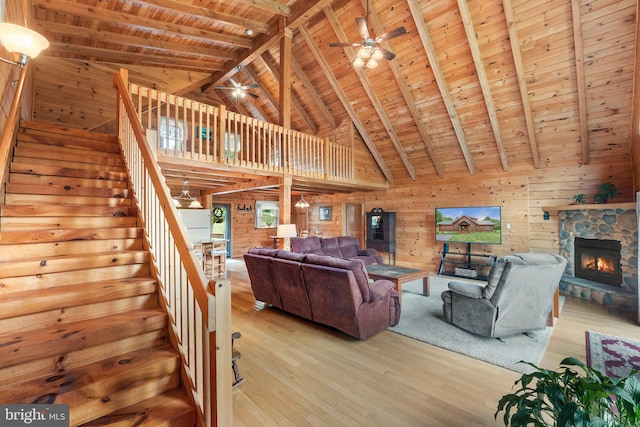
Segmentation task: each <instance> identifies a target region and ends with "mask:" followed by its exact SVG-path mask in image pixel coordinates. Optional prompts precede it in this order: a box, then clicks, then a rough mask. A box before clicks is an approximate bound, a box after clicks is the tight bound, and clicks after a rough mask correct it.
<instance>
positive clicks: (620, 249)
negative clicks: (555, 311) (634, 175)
mask: <svg viewBox="0 0 640 427" xmlns="http://www.w3.org/2000/svg"><path fill="white" fill-rule="evenodd" d="M558 215H559V218H560V224H559V232H558V237H559V246H560V255H562V256H564V257H565V258H566V259H567V261H568V265H567V270H566V274H565V275H564V276H563V277H562V280H561V282H560V291H561V292H562V293H563V294H568V295H573V296H579V297H581V298H584V299H589V300H591V301H594V302H596V303H599V304H603V305H606V306H609V307H614V308H619V309H625V310H626V309H629V310H633V311H635V310H637V307H638V303H637V301H638V220H637V216H636V211H635V208H634V207H629V208H628V209H626V208H619V207H609V206H607V205H605V204H603V205H586V206H585V207H584V208H583V207H582V206H580V205H574V206H570V207H567V209H566V210H559V212H558Z"/></svg>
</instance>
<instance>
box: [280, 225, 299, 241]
mask: <svg viewBox="0 0 640 427" xmlns="http://www.w3.org/2000/svg"><path fill="white" fill-rule="evenodd" d="M297 235H298V233H297V232H296V225H295V224H278V228H277V229H276V237H279V238H286V237H296V236H297Z"/></svg>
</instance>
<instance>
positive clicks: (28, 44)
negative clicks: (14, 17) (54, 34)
mask: <svg viewBox="0 0 640 427" xmlns="http://www.w3.org/2000/svg"><path fill="white" fill-rule="evenodd" d="M0 41H2V44H3V45H4V47H6V48H7V50H8V51H9V52H10V53H12V54H21V55H26V56H28V57H29V58H35V57H36V56H38V54H39V53H40V52H41V51H42V50H43V49H46V48H47V47H49V41H48V40H47V39H46V38H44V37H43V36H41V35H40V34H38V33H36V32H35V31H33V30H30V29H29V28H27V27H21V26H20V25H15V24H9V23H7V22H3V23H0Z"/></svg>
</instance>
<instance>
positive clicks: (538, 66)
mask: <svg viewBox="0 0 640 427" xmlns="http://www.w3.org/2000/svg"><path fill="white" fill-rule="evenodd" d="M32 3H33V17H34V21H33V24H32V26H33V28H34V29H36V30H37V31H39V32H41V33H42V34H43V35H45V36H46V37H47V38H48V39H49V41H50V42H51V46H50V48H49V49H47V50H46V51H45V52H44V53H43V55H42V57H39V58H38V59H37V60H36V64H37V65H36V77H35V79H36V80H35V81H36V84H35V89H36V99H35V111H36V119H37V120H41V121H45V122H52V123H62V124H73V125H75V126H78V125H80V126H83V127H85V128H88V129H92V128H93V129H107V130H108V129H113V125H112V123H113V105H112V104H113V101H112V100H109V99H112V98H109V97H110V96H112V95H111V93H109V89H110V81H106V82H102V85H100V84H98V83H96V81H95V80H92V79H95V76H96V75H99V74H100V73H104V72H107V71H108V72H112V71H113V70H115V69H117V68H119V67H123V68H127V69H129V70H131V79H132V80H136V82H137V83H140V84H143V85H147V86H152V87H156V88H158V89H162V90H167V91H171V92H173V93H177V94H180V95H183V96H186V97H189V98H194V99H197V100H200V101H205V102H208V103H212V104H219V103H225V104H226V105H227V108H229V109H232V110H237V111H240V112H241V113H243V114H247V115H251V116H254V117H257V118H261V119H264V120H266V121H270V122H274V123H278V122H279V105H278V102H279V101H278V99H279V90H280V89H279V76H280V65H279V59H280V40H281V38H282V37H283V35H284V34H285V33H288V32H289V31H290V34H291V36H292V42H291V45H292V63H291V76H290V77H291V93H292V97H291V98H292V100H291V127H292V128H294V129H296V130H300V131H303V132H307V133H311V134H318V135H335V134H336V133H337V132H338V131H337V129H338V128H340V127H341V126H345V124H347V125H350V124H351V123H352V124H353V126H354V127H355V129H356V130H357V133H359V135H360V137H361V138H362V140H363V142H364V143H365V144H366V146H367V147H368V149H369V150H370V152H371V153H372V156H373V158H374V159H376V161H377V163H378V166H379V168H380V170H381V171H382V173H383V174H384V175H385V177H386V178H387V180H388V181H390V182H404V181H407V182H411V181H418V180H420V179H421V177H425V179H426V178H429V177H433V178H446V177H447V175H452V174H458V173H460V172H461V171H464V172H466V173H468V174H470V175H476V174H480V173H484V172H495V171H505V172H506V171H517V170H527V169H529V170H530V169H532V168H541V169H542V168H544V167H547V166H559V165H562V164H563V162H564V163H568V164H570V165H571V164H572V165H575V164H580V163H582V164H584V163H589V162H597V161H605V160H606V161H611V160H612V159H613V158H619V157H620V156H621V155H622V156H627V158H628V155H629V154H628V153H629V151H630V148H629V147H630V134H631V128H630V127H631V113H632V93H633V84H634V74H635V71H634V58H635V49H636V42H637V41H636V34H637V17H636V13H637V7H638V6H637V2H636V0H594V1H590V0H571V1H569V0H566V1H547V0H469V1H465V0H457V1H456V0H401V1H397V0H370V1H369V4H368V5H367V4H366V3H365V1H364V0H349V1H347V0H335V1H330V0H290V1H286V0H217V1H206V0H182V1H173V0H77V1H72V0H32ZM367 9H368V10H369V17H368V21H367V22H368V28H369V31H370V33H371V35H372V36H373V37H375V36H377V35H380V34H383V33H385V32H387V31H390V30H393V29H395V28H397V27H400V26H403V27H404V28H405V29H406V30H407V34H405V35H403V36H400V37H396V38H393V39H391V40H389V41H387V42H384V43H383V45H384V47H385V48H387V49H388V50H390V51H392V52H393V53H395V54H396V57H395V59H393V60H392V61H387V60H382V61H380V64H379V66H378V67H377V68H375V69H373V70H368V71H357V70H356V69H354V67H353V66H352V65H351V62H352V60H353V58H354V53H355V51H354V50H353V48H351V47H347V48H341V47H340V48H338V47H330V46H329V43H332V42H347V41H350V42H360V40H361V35H360V34H359V30H358V27H357V25H356V22H355V18H359V17H365V14H366V10H367ZM249 33H251V34H249ZM90 73H91V75H90ZM92 76H93V77H92ZM229 77H232V78H233V79H234V80H235V81H238V82H241V83H242V84H253V83H256V84H258V85H259V86H260V87H259V88H258V89H254V90H252V92H253V93H255V94H256V95H258V96H259V98H258V99H254V98H251V97H245V98H244V99H243V100H241V101H239V102H237V103H236V101H234V100H232V99H231V98H230V97H229V94H230V92H229V91H225V90H218V89H215V88H214V87H215V86H217V85H228V80H227V79H228V78H229ZM102 80H104V78H103V79H102ZM105 100H106V101H105ZM625 153H626V154H625Z"/></svg>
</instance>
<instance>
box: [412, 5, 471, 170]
mask: <svg viewBox="0 0 640 427" xmlns="http://www.w3.org/2000/svg"><path fill="white" fill-rule="evenodd" d="M407 3H408V4H409V9H411V15H412V16H413V20H414V21H415V23H416V28H417V30H418V34H419V35H420V40H421V41H422V45H423V47H424V49H425V51H426V53H427V58H428V59H429V65H431V71H433V74H434V76H435V79H436V83H437V84H438V89H439V90H440V96H442V99H443V101H444V105H445V107H446V108H447V112H448V113H449V119H450V120H451V125H452V126H453V131H454V132H455V133H456V137H457V138H458V145H460V150H462V155H463V156H464V160H465V161H466V162H467V168H468V169H469V173H470V174H471V175H475V174H476V167H475V165H474V163H473V158H472V157H471V152H470V151H469V147H467V140H466V138H465V136H464V130H463V129H462V124H461V123H460V119H459V118H458V113H457V112H456V107H455V104H454V103H453V99H451V94H450V93H449V88H448V87H447V82H446V81H445V79H444V74H443V72H442V69H441V67H440V63H439V62H438V55H437V53H436V49H435V47H434V46H433V43H432V41H431V36H429V30H428V29H427V26H426V24H425V22H424V15H423V14H422V9H421V8H420V4H419V3H418V2H417V0H407Z"/></svg>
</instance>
